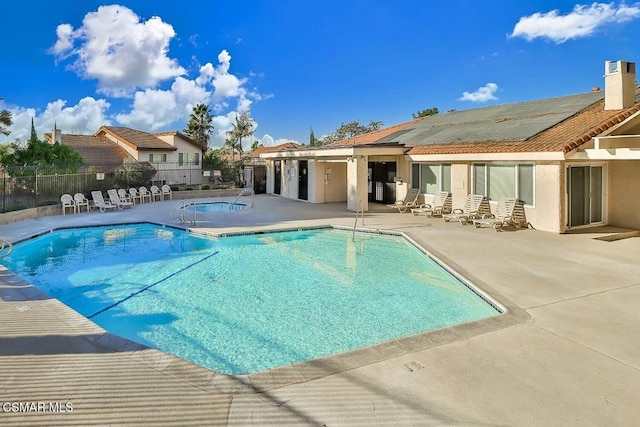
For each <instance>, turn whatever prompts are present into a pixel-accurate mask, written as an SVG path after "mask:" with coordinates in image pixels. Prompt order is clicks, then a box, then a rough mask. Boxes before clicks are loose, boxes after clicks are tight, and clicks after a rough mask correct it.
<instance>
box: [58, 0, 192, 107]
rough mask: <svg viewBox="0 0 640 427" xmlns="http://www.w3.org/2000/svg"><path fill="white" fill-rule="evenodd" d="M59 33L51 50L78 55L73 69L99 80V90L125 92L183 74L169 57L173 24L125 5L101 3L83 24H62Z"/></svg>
mask: <svg viewBox="0 0 640 427" xmlns="http://www.w3.org/2000/svg"><path fill="white" fill-rule="evenodd" d="M56 34H57V36H58V40H57V41H56V43H55V44H54V45H53V46H52V48H51V52H52V53H53V54H55V55H56V56H57V57H58V58H59V59H66V58H74V61H73V63H72V64H71V68H72V69H73V70H75V72H76V73H77V74H78V75H79V76H80V77H82V78H85V79H97V80H98V91H99V92H101V93H105V94H108V95H111V96H126V95H129V94H130V93H131V91H133V90H135V89H136V88H149V87H155V86H156V85H157V84H158V83H160V82H162V81H165V80H167V79H171V78H174V77H176V76H180V75H183V74H184V73H185V70H184V68H182V67H181V66H180V65H179V64H178V62H177V61H176V60H175V59H171V58H169V57H168V56H167V53H168V49H169V42H170V41H171V39H172V38H173V37H174V36H175V35H176V33H175V31H174V30H173V27H172V26H171V25H169V24H167V23H165V22H163V21H162V19H160V18H159V17H152V18H151V19H149V20H147V21H144V22H141V21H140V18H139V17H138V16H137V15H136V14H135V13H134V12H133V11H132V10H131V9H129V8H127V7H124V6H119V5H111V6H100V7H99V8H98V10H97V11H96V12H91V13H88V14H86V15H85V17H84V19H83V21H82V26H81V27H80V28H78V29H75V30H74V29H73V27H72V26H71V25H70V24H61V25H59V26H58V28H57V29H56Z"/></svg>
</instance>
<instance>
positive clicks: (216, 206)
mask: <svg viewBox="0 0 640 427" xmlns="http://www.w3.org/2000/svg"><path fill="white" fill-rule="evenodd" d="M246 208H247V205H246V204H244V203H237V202H236V203H232V202H203V203H191V204H188V205H185V206H184V208H183V209H185V210H188V211H192V212H193V211H196V212H228V211H243V210H245V209H246Z"/></svg>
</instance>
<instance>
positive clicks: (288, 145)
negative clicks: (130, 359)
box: [251, 142, 304, 157]
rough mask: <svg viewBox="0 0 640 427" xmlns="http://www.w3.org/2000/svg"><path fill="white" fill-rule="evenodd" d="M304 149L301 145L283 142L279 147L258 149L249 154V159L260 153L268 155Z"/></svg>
mask: <svg viewBox="0 0 640 427" xmlns="http://www.w3.org/2000/svg"><path fill="white" fill-rule="evenodd" d="M301 148H304V146H303V145H301V144H297V143H295V142H285V143H284V144H280V145H273V146H269V147H258V148H256V149H255V150H253V151H252V152H251V157H259V156H260V154H262V153H268V152H271V151H286V150H299V149H301Z"/></svg>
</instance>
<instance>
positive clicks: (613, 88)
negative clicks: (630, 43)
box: [604, 61, 636, 110]
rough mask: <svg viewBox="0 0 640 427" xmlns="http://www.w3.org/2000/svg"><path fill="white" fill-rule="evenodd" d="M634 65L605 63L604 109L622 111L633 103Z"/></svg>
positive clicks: (634, 87) (634, 86)
mask: <svg viewBox="0 0 640 427" xmlns="http://www.w3.org/2000/svg"><path fill="white" fill-rule="evenodd" d="M635 98H636V64H635V62H626V61H606V62H605V66H604V109H605V110H622V109H624V108H629V107H631V106H632V105H633V104H634V103H635Z"/></svg>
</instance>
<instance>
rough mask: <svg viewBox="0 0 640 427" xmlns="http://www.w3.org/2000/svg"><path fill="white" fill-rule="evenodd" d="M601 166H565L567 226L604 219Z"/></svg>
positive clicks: (600, 221) (577, 225)
mask: <svg viewBox="0 0 640 427" xmlns="http://www.w3.org/2000/svg"><path fill="white" fill-rule="evenodd" d="M603 185H604V182H603V167H602V166H569V167H568V168H567V187H568V188H567V191H568V197H569V203H568V209H569V212H568V226H569V227H570V228H571V227H579V226H582V225H590V224H597V223H602V222H603V221H604V202H603V195H604V191H603Z"/></svg>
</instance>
